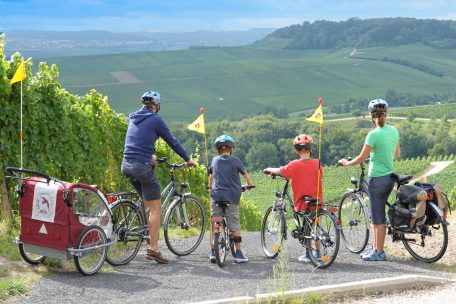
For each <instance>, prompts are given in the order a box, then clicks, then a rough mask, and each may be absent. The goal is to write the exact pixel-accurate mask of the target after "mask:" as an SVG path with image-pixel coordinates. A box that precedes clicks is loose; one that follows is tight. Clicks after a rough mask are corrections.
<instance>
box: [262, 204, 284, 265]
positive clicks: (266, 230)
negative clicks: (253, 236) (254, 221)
mask: <svg viewBox="0 0 456 304" xmlns="http://www.w3.org/2000/svg"><path fill="white" fill-rule="evenodd" d="M285 225H286V223H285V214H284V213H283V211H282V210H277V209H276V210H274V208H273V207H272V206H271V207H269V209H268V210H267V211H266V213H265V214H264V218H263V223H262V225H261V245H262V247H263V251H264V254H265V255H266V256H267V257H268V258H270V259H274V258H275V257H277V255H278V254H279V251H280V250H281V249H282V246H283V239H284V235H285V234H286V226H285Z"/></svg>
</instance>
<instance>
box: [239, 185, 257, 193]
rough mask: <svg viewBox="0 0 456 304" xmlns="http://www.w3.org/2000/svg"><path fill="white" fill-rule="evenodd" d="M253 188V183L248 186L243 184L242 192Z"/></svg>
mask: <svg viewBox="0 0 456 304" xmlns="http://www.w3.org/2000/svg"><path fill="white" fill-rule="evenodd" d="M253 188H256V186H255V185H250V186H247V185H243V186H242V192H244V191H245V190H248V189H253Z"/></svg>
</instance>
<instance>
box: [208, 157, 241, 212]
mask: <svg viewBox="0 0 456 304" xmlns="http://www.w3.org/2000/svg"><path fill="white" fill-rule="evenodd" d="M210 173H211V174H212V185H211V198H212V200H213V201H229V202H231V203H232V204H239V201H240V200H241V193H242V186H241V178H240V177H239V174H244V173H245V168H244V165H243V164H242V162H241V160H240V159H239V158H237V157H235V156H229V155H219V156H216V157H214V158H213V159H212V163H211V167H210Z"/></svg>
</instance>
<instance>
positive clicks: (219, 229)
mask: <svg viewBox="0 0 456 304" xmlns="http://www.w3.org/2000/svg"><path fill="white" fill-rule="evenodd" d="M253 188H255V186H254V185H251V186H242V191H243V192H244V191H245V190H247V189H253ZM214 203H215V204H216V205H217V206H219V207H220V208H221V209H222V216H221V217H212V229H213V231H214V252H215V261H216V262H217V265H219V267H223V266H225V260H226V256H227V255H228V252H231V254H232V255H233V257H235V255H236V247H235V245H234V240H233V236H232V233H231V231H230V229H229V228H228V225H227V222H226V209H227V208H228V206H229V205H230V202H229V201H216V202H214Z"/></svg>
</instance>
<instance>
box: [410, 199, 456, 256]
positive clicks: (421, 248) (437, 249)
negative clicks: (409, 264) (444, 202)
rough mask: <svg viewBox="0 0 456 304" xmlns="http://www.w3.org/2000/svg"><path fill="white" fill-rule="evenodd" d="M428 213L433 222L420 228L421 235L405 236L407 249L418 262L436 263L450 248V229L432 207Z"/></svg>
mask: <svg viewBox="0 0 456 304" xmlns="http://www.w3.org/2000/svg"><path fill="white" fill-rule="evenodd" d="M427 208H429V209H430V210H427V211H426V214H427V216H428V220H429V219H431V222H428V221H427V223H428V224H425V225H423V226H422V227H420V229H421V233H416V234H415V233H414V234H409V233H406V234H403V236H402V243H403V244H404V246H405V249H407V251H408V252H409V253H410V254H411V255H412V256H413V257H414V258H415V259H417V260H420V261H423V262H426V263H434V262H436V261H438V260H440V259H441V258H442V257H443V255H444V254H445V251H446V249H447V246H448V228H447V226H446V225H443V224H442V219H441V217H440V216H439V215H438V214H437V212H436V211H435V210H434V209H433V208H432V207H430V206H427Z"/></svg>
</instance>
